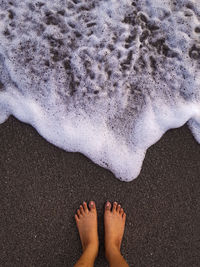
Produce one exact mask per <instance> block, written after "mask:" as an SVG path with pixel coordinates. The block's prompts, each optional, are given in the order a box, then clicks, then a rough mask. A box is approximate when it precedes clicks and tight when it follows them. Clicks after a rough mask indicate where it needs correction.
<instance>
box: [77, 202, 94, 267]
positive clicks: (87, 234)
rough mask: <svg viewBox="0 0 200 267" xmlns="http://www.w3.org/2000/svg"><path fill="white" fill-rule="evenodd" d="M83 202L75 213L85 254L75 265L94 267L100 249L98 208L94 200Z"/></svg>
mask: <svg viewBox="0 0 200 267" xmlns="http://www.w3.org/2000/svg"><path fill="white" fill-rule="evenodd" d="M89 207H90V210H89V209H88V207H87V203H86V202H83V205H80V208H79V209H78V210H77V214H76V215H75V220H76V225H77V228H78V231H79V235H80V239H81V244H82V248H83V254H82V255H81V257H80V259H79V260H78V262H77V263H76V264H75V267H93V266H94V262H95V259H96V257H97V254H98V249H99V239H98V232H97V210H96V206H95V203H94V201H90V203H89Z"/></svg>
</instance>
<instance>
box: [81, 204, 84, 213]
mask: <svg viewBox="0 0 200 267" xmlns="http://www.w3.org/2000/svg"><path fill="white" fill-rule="evenodd" d="M80 212H81V214H82V215H84V209H83V206H82V205H80Z"/></svg>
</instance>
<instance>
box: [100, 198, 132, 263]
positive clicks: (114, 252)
mask: <svg viewBox="0 0 200 267" xmlns="http://www.w3.org/2000/svg"><path fill="white" fill-rule="evenodd" d="M125 221H126V214H125V213H124V210H123V209H122V208H121V206H120V205H118V204H117V202H114V203H113V208H112V211H111V203H110V202H107V203H106V206H105V213H104V224H105V254H106V258H107V260H108V262H109V265H110V267H116V266H117V267H128V264H127V262H126V261H125V259H124V258H123V256H122V255H121V252H120V247H121V242H122V238H123V235H124V227H125Z"/></svg>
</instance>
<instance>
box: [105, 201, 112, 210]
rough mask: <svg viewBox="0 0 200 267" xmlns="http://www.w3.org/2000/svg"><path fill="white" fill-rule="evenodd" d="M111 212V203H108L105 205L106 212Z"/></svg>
mask: <svg viewBox="0 0 200 267" xmlns="http://www.w3.org/2000/svg"><path fill="white" fill-rule="evenodd" d="M110 210H111V203H110V202H109V201H107V202H106V205H105V212H107V211H110Z"/></svg>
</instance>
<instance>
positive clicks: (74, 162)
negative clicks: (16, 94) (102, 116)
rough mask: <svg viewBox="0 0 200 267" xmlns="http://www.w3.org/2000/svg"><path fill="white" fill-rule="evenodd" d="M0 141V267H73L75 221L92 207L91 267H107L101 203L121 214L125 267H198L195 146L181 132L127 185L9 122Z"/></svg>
mask: <svg viewBox="0 0 200 267" xmlns="http://www.w3.org/2000/svg"><path fill="white" fill-rule="evenodd" d="M0 140H1V145H0V266H3V267H4V266H9V267H13V266H16V267H18V266H19V267H22V266H27V267H31V266H37V267H40V266H49V267H54V266H55V267H59V266H73V264H74V263H75V262H76V260H77V259H78V258H79V256H80V253H81V244H80V241H79V236H78V232H77V229H76V226H75V221H74V213H75V211H76V209H77V208H78V207H79V205H80V203H81V202H82V201H83V200H86V201H89V200H90V199H93V200H95V201H96V203H97V207H98V212H99V234H100V245H101V250H100V253H99V257H98V260H97V261H96V265H95V266H98V267H100V266H102V267H104V266H107V263H106V261H105V258H104V256H103V205H104V203H105V201H106V200H110V201H114V200H117V201H119V202H120V203H121V204H122V206H123V207H124V209H125V211H126V213H127V223H126V230H125V236H124V240H123V247H122V251H123V254H124V256H125V258H126V259H127V261H128V263H129V264H130V266H135V267H154V266H155V267H160V266H164V267H168V266H169V267H174V266H180V267H197V266H200V146H199V145H198V144H197V143H196V141H195V140H194V138H193V137H192V135H191V133H190V131H189V130H188V129H187V127H186V126H184V127H182V128H180V129H176V130H171V131H169V132H168V133H166V134H165V136H164V137H163V138H162V139H161V140H160V141H159V142H158V143H157V144H156V145H154V146H153V147H151V148H150V149H149V150H148V152H147V155H146V158H145V161H144V165H143V169H142V172H141V174H140V176H139V177H138V178H137V179H136V180H134V181H133V182H131V183H124V182H120V181H119V180H117V179H115V178H114V176H113V174H112V173H110V172H109V171H107V170H105V169H103V168H101V167H99V166H97V165H95V164H94V163H92V162H91V161H90V160H89V159H87V158H86V157H84V156H83V155H81V154H78V153H67V152H65V151H62V150H61V149H58V148H57V147H54V146H53V145H51V144H49V143H48V142H46V141H45V140H44V139H43V138H42V137H41V136H39V134H38V133H37V132H36V131H35V130H34V129H33V128H32V127H30V126H28V125H25V124H23V123H21V122H19V121H17V120H16V119H14V118H12V117H11V118H10V119H9V120H8V121H7V122H6V123H4V124H2V125H0ZM133 164H134V163H133ZM116 267H117V266H116Z"/></svg>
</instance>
